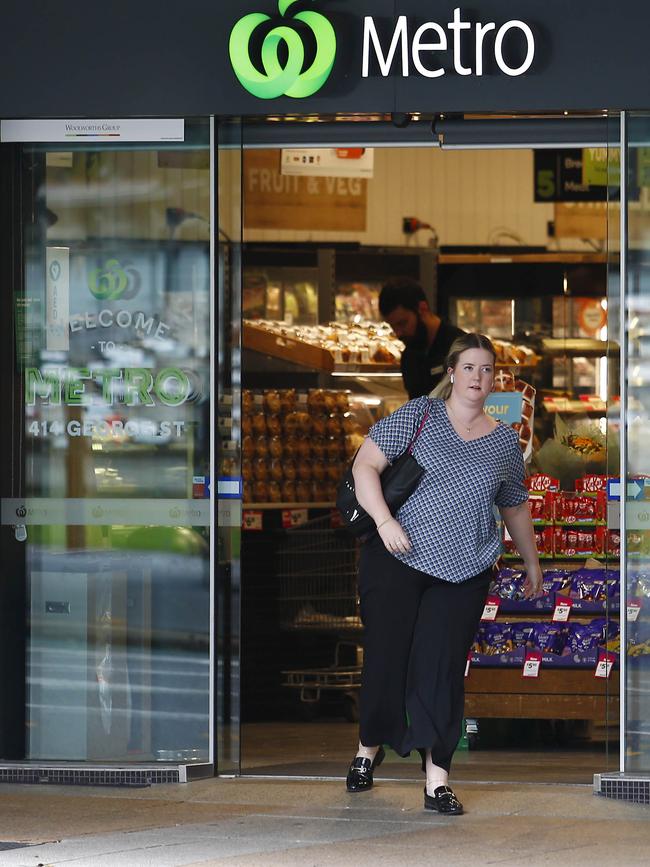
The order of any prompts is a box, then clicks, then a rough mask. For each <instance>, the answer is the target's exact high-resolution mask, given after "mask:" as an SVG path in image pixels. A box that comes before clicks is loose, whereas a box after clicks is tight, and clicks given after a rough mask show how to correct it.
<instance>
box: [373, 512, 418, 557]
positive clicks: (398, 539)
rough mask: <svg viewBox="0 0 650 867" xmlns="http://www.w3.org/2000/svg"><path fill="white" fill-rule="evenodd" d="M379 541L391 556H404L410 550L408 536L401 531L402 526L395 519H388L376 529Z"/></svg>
mask: <svg viewBox="0 0 650 867" xmlns="http://www.w3.org/2000/svg"><path fill="white" fill-rule="evenodd" d="M377 532H378V533H379V536H380V537H381V541H382V542H383V543H384V545H385V546H386V550H387V551H390V553H391V554H406V552H407V551H410V550H411V543H410V542H409V540H408V536H407V535H406V533H405V532H404V530H403V529H402V525H401V524H400V522H399V521H397V520H396V519H395V518H390V519H389V520H388V521H386V523H385V524H382V525H381V527H379V528H378V529H377Z"/></svg>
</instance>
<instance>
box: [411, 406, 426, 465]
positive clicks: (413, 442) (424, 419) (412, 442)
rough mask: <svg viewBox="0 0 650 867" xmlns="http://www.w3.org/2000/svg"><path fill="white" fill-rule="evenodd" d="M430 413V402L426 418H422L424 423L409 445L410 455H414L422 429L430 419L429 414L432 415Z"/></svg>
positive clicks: (421, 423)
mask: <svg viewBox="0 0 650 867" xmlns="http://www.w3.org/2000/svg"><path fill="white" fill-rule="evenodd" d="M430 412H431V402H429V406H428V407H427V411H426V412H425V413H424V416H423V417H422V421H421V422H420V426H419V427H418V429H417V430H416V432H415V436H414V437H413V439H412V440H411V443H410V445H409V447H408V449H407V451H408V453H409V454H410V455H412V454H413V449H414V448H415V441H416V439H417V438H418V437H419V436H420V432H421V431H422V428H423V427H424V425H425V424H426V421H427V419H428V418H429V413H430Z"/></svg>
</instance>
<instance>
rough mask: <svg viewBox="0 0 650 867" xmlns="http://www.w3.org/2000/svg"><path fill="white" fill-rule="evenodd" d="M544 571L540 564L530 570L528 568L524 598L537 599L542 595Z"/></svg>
mask: <svg viewBox="0 0 650 867" xmlns="http://www.w3.org/2000/svg"><path fill="white" fill-rule="evenodd" d="M542 582H543V578H542V570H541V567H540V565H539V563H536V564H535V565H534V566H531V567H530V568H528V567H526V580H525V581H524V597H525V598H526V599H536V598H537V597H538V596H541V594H542Z"/></svg>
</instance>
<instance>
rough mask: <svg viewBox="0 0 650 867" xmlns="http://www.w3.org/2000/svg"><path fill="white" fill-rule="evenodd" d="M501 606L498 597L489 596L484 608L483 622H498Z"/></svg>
mask: <svg viewBox="0 0 650 867" xmlns="http://www.w3.org/2000/svg"><path fill="white" fill-rule="evenodd" d="M500 604H501V599H500V598H499V597H498V596H488V598H487V599H486V600H485V607H484V608H483V614H482V615H481V620H496V619H497V614H498V613H499V605H500Z"/></svg>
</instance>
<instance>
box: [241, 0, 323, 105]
mask: <svg viewBox="0 0 650 867" xmlns="http://www.w3.org/2000/svg"><path fill="white" fill-rule="evenodd" d="M296 2H297V0H278V9H279V10H280V15H282V16H285V14H286V12H287V10H288V9H289V7H290V6H293V5H294V4H295V3H296ZM294 18H297V19H298V20H299V21H302V22H304V23H305V24H306V25H307V26H308V27H309V28H310V30H311V31H312V33H313V34H314V39H315V40H316V56H315V57H314V62H313V63H312V64H311V66H310V67H309V68H308V69H306V70H305V71H304V72H303V71H302V67H303V63H304V60H305V47H304V45H303V43H302V39H301V37H300V34H299V33H298V32H297V31H296V30H294V29H293V28H292V27H291V26H288V25H285V24H281V25H279V26H278V27H274V28H273V29H272V30H270V31H269V32H268V33H267V34H266V36H265V37H264V42H263V43H262V58H261V59H262V66H263V67H264V72H263V73H262V72H259V70H257V69H256V68H255V67H254V66H253V64H252V63H251V59H250V53H249V46H250V41H251V36H252V35H253V31H254V30H256V29H257V27H258V26H259V25H260V24H262V23H263V22H265V21H270V20H271V17H270V16H269V15H265V14H264V13H263V12H251V14H250V15H244V17H243V18H240V19H239V21H238V22H237V23H236V24H235V26H234V27H233V29H232V32H231V33H230V42H229V45H228V50H229V53H230V62H231V63H232V68H233V69H234V71H235V75H236V76H237V78H238V79H239V82H240V83H241V84H242V85H243V87H245V88H246V90H247V91H248V92H249V93H252V94H253V96H257V97H259V98H260V99H275V98H276V97H278V96H293V97H294V98H296V99H302V98H304V97H305V96H311V95H312V93H316V91H317V90H320V88H321V87H322V86H323V85H324V84H325V82H326V81H327V79H328V77H329V74H330V72H331V71H332V67H333V66H334V59H335V57H336V34H335V33H334V28H333V27H332V25H331V24H330V22H329V21H328V20H327V18H325V16H324V15H321V14H320V13H319V12H309V11H308V12H297V13H296V15H295V16H294ZM281 42H284V43H285V45H286V49H287V62H286V65H285V66H282V64H281V62H280V59H279V57H278V49H279V47H280V43H281Z"/></svg>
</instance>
